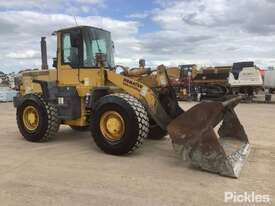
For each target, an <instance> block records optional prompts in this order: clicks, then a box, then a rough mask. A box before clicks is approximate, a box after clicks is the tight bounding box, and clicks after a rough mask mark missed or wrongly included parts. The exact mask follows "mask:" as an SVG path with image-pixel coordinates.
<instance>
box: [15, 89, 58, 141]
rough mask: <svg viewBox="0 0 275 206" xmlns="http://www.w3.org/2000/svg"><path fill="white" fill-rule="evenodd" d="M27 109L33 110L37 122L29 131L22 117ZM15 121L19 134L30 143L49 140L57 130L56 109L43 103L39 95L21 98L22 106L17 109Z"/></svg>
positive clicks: (50, 104) (49, 104)
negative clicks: (35, 113) (35, 112)
mask: <svg viewBox="0 0 275 206" xmlns="http://www.w3.org/2000/svg"><path fill="white" fill-rule="evenodd" d="M27 107H32V108H35V109H36V111H37V115H38V117H39V121H38V123H37V127H36V128H35V129H34V130H29V129H28V128H27V127H26V123H24V120H23V118H24V117H23V115H24V111H25V109H26V108H27ZM16 120H17V125H18V128H19V131H20V133H21V134H22V135H23V137H24V138H25V139H26V140H28V141H31V142H45V141H48V140H49V139H51V138H52V137H53V136H55V134H56V133H57V131H58V129H59V125H60V122H59V119H58V117H57V108H56V106H55V105H54V104H52V103H48V102H46V101H44V99H43V97H42V96H41V95H40V94H28V95H26V96H24V97H23V101H22V104H20V105H19V106H18V107H17V111H16Z"/></svg>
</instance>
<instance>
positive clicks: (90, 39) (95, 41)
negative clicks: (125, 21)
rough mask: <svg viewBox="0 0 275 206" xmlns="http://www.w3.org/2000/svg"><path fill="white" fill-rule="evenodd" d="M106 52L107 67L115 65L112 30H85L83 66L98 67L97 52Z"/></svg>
mask: <svg viewBox="0 0 275 206" xmlns="http://www.w3.org/2000/svg"><path fill="white" fill-rule="evenodd" d="M97 53H103V54H106V57H107V62H106V65H105V66H106V67H114V58H113V43H112V40H111V34H110V32H107V31H104V30H100V29H95V28H90V29H87V30H84V32H83V66H84V67H96V66H97V65H96V54H97Z"/></svg>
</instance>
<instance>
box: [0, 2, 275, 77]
mask: <svg viewBox="0 0 275 206" xmlns="http://www.w3.org/2000/svg"><path fill="white" fill-rule="evenodd" d="M274 11H275V0H151V1H150V0H8V1H6V0H0V60H1V64H0V71H4V72H12V71H19V70H21V69H27V68H39V67H40V66H41V60H40V38H41V36H46V37H47V42H48V57H49V65H51V64H52V58H53V57H54V56H55V52H56V39H55V36H51V33H52V32H53V31H55V30H58V29H60V28H64V27H70V26H75V20H74V17H75V18H76V20H77V24H79V25H90V26H96V27H100V28H104V29H106V30H109V31H111V32H112V38H113V41H114V43H115V62H116V64H122V65H125V66H130V67H134V66H137V65H138V59H140V58H144V59H146V62H147V65H148V66H151V67H155V66H157V65H159V64H164V65H166V66H177V65H179V64H199V65H202V66H215V65H216V66H218V65H219V66H220V65H231V64H232V63H233V62H236V61H247V60H252V61H255V63H256V64H257V65H259V66H260V67H267V66H274V64H275V12H274Z"/></svg>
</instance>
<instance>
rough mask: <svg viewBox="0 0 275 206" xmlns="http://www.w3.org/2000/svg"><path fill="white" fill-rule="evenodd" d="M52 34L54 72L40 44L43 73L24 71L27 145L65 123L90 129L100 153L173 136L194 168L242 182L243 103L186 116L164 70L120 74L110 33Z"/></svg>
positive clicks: (20, 101) (245, 149)
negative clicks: (240, 114) (238, 109)
mask: <svg viewBox="0 0 275 206" xmlns="http://www.w3.org/2000/svg"><path fill="white" fill-rule="evenodd" d="M53 35H56V37H57V53H56V54H57V56H56V58H54V63H53V66H54V67H55V69H48V66H47V54H46V53H47V52H46V42H45V38H42V40H41V51H42V70H36V71H27V72H24V73H22V76H21V77H20V79H19V90H20V91H19V95H18V96H17V97H16V98H15V99H14V105H15V107H16V109H17V113H16V115H17V124H18V128H19V130H20V132H21V134H22V135H23V137H24V138H25V139H26V140H28V141H32V142H43V141H47V140H49V139H51V138H52V137H54V136H55V135H56V133H57V131H58V129H59V125H60V124H63V125H68V126H70V127H71V128H72V129H74V130H78V131H85V130H91V133H92V137H93V139H94V141H95V143H96V145H97V146H98V147H99V148H100V149H102V150H103V151H104V152H106V153H108V154H113V155H124V154H127V153H130V152H133V151H134V150H135V149H137V148H138V147H140V146H141V145H142V142H143V140H144V139H146V138H153V139H160V138H162V137H163V136H165V135H166V134H167V131H168V133H169V134H170V137H171V139H172V143H173V146H174V148H175V150H176V152H177V153H178V154H179V155H180V156H181V157H182V158H183V159H184V160H186V161H189V162H190V163H191V164H192V165H194V166H195V167H199V168H201V169H203V170H206V171H210V172H213V173H218V174H221V175H226V176H231V177H238V176H239V173H240V170H241V167H242V166H243V164H244V162H245V160H246V158H247V156H248V153H249V142H248V139H247V136H246V133H245V131H244V128H243V127H242V125H241V123H240V121H239V120H238V118H237V115H236V113H235V112H234V107H235V106H236V105H237V104H238V103H239V101H240V99H241V98H239V97H234V98H230V99H229V100H227V101H225V102H207V103H201V104H198V105H196V106H194V107H193V108H191V109H190V110H188V111H187V112H184V111H183V110H182V109H181V108H180V107H179V105H178V102H177V100H176V95H175V92H174V90H173V88H172V87H171V86H170V83H169V78H168V76H167V72H166V67H165V66H163V65H160V66H158V67H157V69H156V70H154V71H151V70H150V69H147V68H145V66H144V64H141V66H140V68H135V69H131V70H130V69H127V68H125V67H123V71H122V72H119V71H118V70H119V69H118V67H116V66H114V60H113V42H112V40H111V34H110V32H108V31H105V30H103V29H99V28H95V27H88V26H77V27H73V28H66V29H61V30H58V31H56V32H54V34H53ZM141 63H142V62H141ZM220 122H222V124H221V127H220V129H219V130H218V132H216V131H215V130H214V127H216V126H217V125H219V123H220ZM216 133H218V134H219V137H218V136H217V134H216Z"/></svg>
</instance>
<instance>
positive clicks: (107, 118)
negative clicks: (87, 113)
mask: <svg viewBox="0 0 275 206" xmlns="http://www.w3.org/2000/svg"><path fill="white" fill-rule="evenodd" d="M91 132H92V136H93V138H94V141H95V143H96V144H97V146H98V147H99V148H100V149H101V150H103V151H104V152H106V153H108V154H113V155H123V154H127V153H130V152H132V151H134V150H135V149H137V148H138V147H140V146H141V145H142V142H143V140H144V139H145V138H146V137H147V136H148V132H149V119H148V115H147V112H146V110H145V108H144V107H143V105H142V104H141V103H140V102H139V101H138V100H137V99H136V98H134V97H132V96H130V95H128V94H121V93H118V94H112V95H107V96H104V97H102V98H101V99H99V100H98V102H97V104H96V105H95V109H94V112H93V114H92V116H91Z"/></svg>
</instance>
